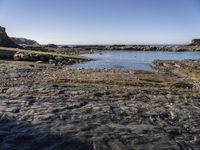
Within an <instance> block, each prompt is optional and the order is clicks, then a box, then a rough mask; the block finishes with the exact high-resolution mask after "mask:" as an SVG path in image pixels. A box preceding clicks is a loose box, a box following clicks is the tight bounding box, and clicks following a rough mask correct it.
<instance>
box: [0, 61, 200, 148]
mask: <svg viewBox="0 0 200 150" xmlns="http://www.w3.org/2000/svg"><path fill="white" fill-rule="evenodd" d="M189 62H190V63H191V64H194V63H193V62H192V61H188V63H187V64H188V65H189ZM175 63H176V64H177V65H180V66H181V65H183V64H184V62H175ZM174 66H175V65H174ZM173 68H174V67H172V69H173ZM172 69H171V70H172ZM197 69H198V68H197ZM180 70H181V69H180ZM0 77H1V78H0V80H1V81H0V149H23V150H25V149H27V150H28V149H37V150H38V149H54V150H55V149H69V150H155V149H157V150H168V149H171V150H186V149H187V150H189V149H194V150H198V149H199V148H200V103H199V102H200V92H199V91H200V90H199V85H200V83H199V80H197V79H195V80H193V79H191V78H188V76H178V75H177V74H174V73H170V72H168V73H163V72H161V73H152V72H144V71H120V70H112V69H108V70H107V69H104V70H100V69H87V70H85V69H72V68H66V67H59V68H58V67H52V66H49V65H41V64H31V63H22V62H20V63H13V62H5V61H1V62H0ZM180 83H185V84H186V83H187V84H190V86H189V87H187V86H180Z"/></svg>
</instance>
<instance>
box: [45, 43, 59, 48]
mask: <svg viewBox="0 0 200 150" xmlns="http://www.w3.org/2000/svg"><path fill="white" fill-rule="evenodd" d="M45 47H46V48H58V46H57V45H55V44H47V45H45Z"/></svg>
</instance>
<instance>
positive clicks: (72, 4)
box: [0, 0, 200, 44]
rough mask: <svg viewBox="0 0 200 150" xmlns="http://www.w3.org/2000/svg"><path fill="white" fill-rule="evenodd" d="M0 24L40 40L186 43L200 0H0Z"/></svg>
mask: <svg viewBox="0 0 200 150" xmlns="http://www.w3.org/2000/svg"><path fill="white" fill-rule="evenodd" d="M0 26H4V27H6V30H7V33H8V35H9V36H14V37H24V38H29V39H33V40H36V41H38V42H39V43H41V44H48V43H55V44H184V43H189V42H190V41H191V39H193V38H200V0H0Z"/></svg>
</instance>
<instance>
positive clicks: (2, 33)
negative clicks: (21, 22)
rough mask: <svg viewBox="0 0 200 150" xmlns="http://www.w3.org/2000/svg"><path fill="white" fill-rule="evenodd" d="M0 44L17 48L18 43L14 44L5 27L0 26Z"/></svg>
mask: <svg viewBox="0 0 200 150" xmlns="http://www.w3.org/2000/svg"><path fill="white" fill-rule="evenodd" d="M0 46H1V47H12V48H18V47H19V45H17V44H15V43H14V42H13V41H12V40H11V39H10V38H9V37H8V35H7V33H6V29H5V28H4V27H1V26H0Z"/></svg>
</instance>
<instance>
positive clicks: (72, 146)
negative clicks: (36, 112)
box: [0, 120, 92, 150]
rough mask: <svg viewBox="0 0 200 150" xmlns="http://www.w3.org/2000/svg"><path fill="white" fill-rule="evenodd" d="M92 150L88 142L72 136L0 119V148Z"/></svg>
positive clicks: (14, 149)
mask: <svg viewBox="0 0 200 150" xmlns="http://www.w3.org/2000/svg"><path fill="white" fill-rule="evenodd" d="M16 149H17V150H30V149H31V150H41V149H42V150H43V149H45V150H47V149H48V150H92V147H91V146H90V144H89V143H84V142H82V141H80V140H79V139H75V138H73V137H68V136H62V135H60V136H59V135H53V134H50V133H49V132H48V131H44V132H41V131H39V130H37V129H35V127H34V126H33V125H30V124H28V123H23V122H17V121H9V120H0V150H16Z"/></svg>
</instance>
